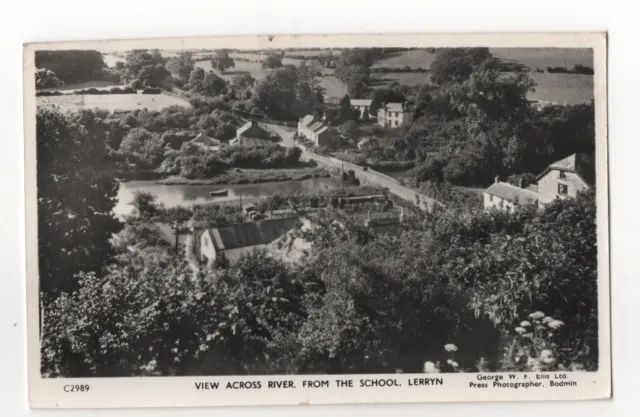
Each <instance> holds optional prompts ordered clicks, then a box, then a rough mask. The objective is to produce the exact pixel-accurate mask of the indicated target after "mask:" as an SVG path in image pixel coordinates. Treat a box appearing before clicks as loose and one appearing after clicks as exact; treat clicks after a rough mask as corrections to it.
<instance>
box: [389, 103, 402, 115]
mask: <svg viewBox="0 0 640 417" xmlns="http://www.w3.org/2000/svg"><path fill="white" fill-rule="evenodd" d="M384 108H385V110H386V111H397V112H400V113H402V112H404V109H403V108H402V103H387V104H385V106H384Z"/></svg>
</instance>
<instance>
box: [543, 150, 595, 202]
mask: <svg viewBox="0 0 640 417" xmlns="http://www.w3.org/2000/svg"><path fill="white" fill-rule="evenodd" d="M595 174H596V173H595V165H594V161H593V159H592V157H591V156H589V155H587V154H584V153H575V154H573V155H569V156H567V157H566V158H564V159H561V160H559V161H556V162H554V163H553V164H551V165H549V166H548V167H547V169H545V170H544V171H543V172H542V173H541V174H540V175H538V177H537V182H538V194H540V202H541V204H546V203H549V202H551V201H553V200H555V199H556V198H570V197H574V198H575V196H576V195H577V194H578V192H580V191H583V190H586V189H588V188H592V187H593V186H594V185H595V180H596V175H595Z"/></svg>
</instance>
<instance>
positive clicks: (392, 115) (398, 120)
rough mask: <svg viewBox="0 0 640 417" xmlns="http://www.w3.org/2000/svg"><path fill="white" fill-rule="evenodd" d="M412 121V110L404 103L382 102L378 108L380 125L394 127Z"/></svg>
mask: <svg viewBox="0 0 640 417" xmlns="http://www.w3.org/2000/svg"><path fill="white" fill-rule="evenodd" d="M412 122H413V112H412V111H410V109H409V107H408V106H407V104H406V103H404V102H403V103H382V106H381V107H380V108H379V109H378V124H379V125H380V126H382V127H388V128H394V127H400V126H404V125H409V124H411V123H412Z"/></svg>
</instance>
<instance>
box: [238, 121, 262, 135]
mask: <svg viewBox="0 0 640 417" xmlns="http://www.w3.org/2000/svg"><path fill="white" fill-rule="evenodd" d="M236 136H243V137H248V138H256V139H264V138H268V137H269V132H267V131H266V130H265V129H264V128H263V127H262V126H260V125H259V124H258V122H256V121H254V120H252V121H250V122H247V123H245V124H244V125H242V126H241V127H240V128H238V130H236Z"/></svg>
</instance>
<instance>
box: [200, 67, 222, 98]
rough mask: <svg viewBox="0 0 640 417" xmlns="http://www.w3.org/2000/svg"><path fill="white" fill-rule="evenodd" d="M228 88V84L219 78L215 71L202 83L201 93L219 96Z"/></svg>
mask: <svg viewBox="0 0 640 417" xmlns="http://www.w3.org/2000/svg"><path fill="white" fill-rule="evenodd" d="M226 88H227V82H226V81H225V80H223V79H222V78H220V77H218V76H217V75H216V74H215V73H214V72H213V71H209V72H208V73H207V75H205V77H204V80H203V81H202V89H201V91H200V92H201V93H202V94H206V95H208V96H217V95H218V94H221V93H223V92H224V90H225V89H226Z"/></svg>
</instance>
